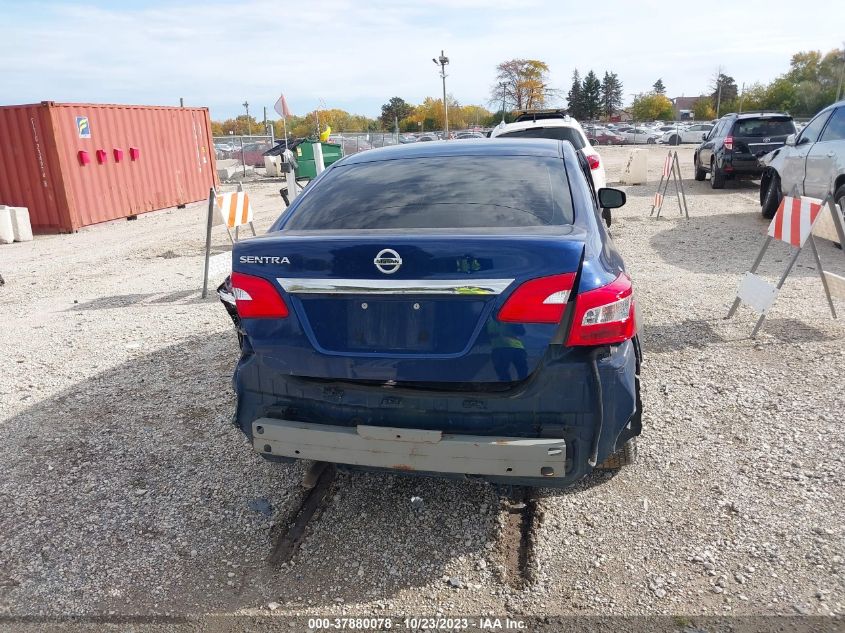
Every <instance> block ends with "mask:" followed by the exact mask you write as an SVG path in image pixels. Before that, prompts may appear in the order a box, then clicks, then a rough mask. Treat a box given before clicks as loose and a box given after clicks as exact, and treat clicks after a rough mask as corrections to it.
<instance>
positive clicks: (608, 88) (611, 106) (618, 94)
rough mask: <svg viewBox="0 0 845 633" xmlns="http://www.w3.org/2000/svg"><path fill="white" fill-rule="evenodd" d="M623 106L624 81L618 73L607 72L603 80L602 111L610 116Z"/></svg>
mask: <svg viewBox="0 0 845 633" xmlns="http://www.w3.org/2000/svg"><path fill="white" fill-rule="evenodd" d="M621 107H622V82H621V81H619V77H618V76H617V74H616V73H610V72H605V73H604V78H603V79H602V82H601V113H602V115H604V116H606V117H607V118H610V117H612V116H613V114H614V113H615V112H616V111H617V110H619V108H621Z"/></svg>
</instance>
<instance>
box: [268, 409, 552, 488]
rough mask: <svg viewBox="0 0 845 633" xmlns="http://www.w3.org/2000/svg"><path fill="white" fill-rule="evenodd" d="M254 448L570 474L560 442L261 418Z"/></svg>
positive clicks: (322, 457) (403, 466)
mask: <svg viewBox="0 0 845 633" xmlns="http://www.w3.org/2000/svg"><path fill="white" fill-rule="evenodd" d="M253 446H254V447H255V450H256V451H258V452H259V453H261V454H263V455H265V456H275V457H293V458H297V459H313V460H317V461H324V462H332V463H336V464H345V465H349V466H357V467H364V468H387V469H390V470H398V471H403V472H425V473H441V474H454V475H466V476H473V475H475V476H484V477H530V478H535V477H538V478H543V479H558V480H559V479H561V478H564V477H565V476H566V474H567V471H568V468H567V457H566V441H565V440H563V439H554V438H526V437H495V436H484V435H457V434H448V433H443V432H441V431H434V430H426V429H409V428H391V427H383V426H367V425H358V426H355V427H349V426H333V425H329V424H315V423H308V422H297V421H291V420H278V419H273V418H259V419H258V420H255V421H254V422H253Z"/></svg>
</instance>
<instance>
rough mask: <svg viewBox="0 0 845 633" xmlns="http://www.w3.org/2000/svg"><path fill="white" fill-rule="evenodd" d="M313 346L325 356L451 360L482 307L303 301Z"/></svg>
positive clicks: (433, 301)
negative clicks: (390, 355) (384, 355)
mask: <svg viewBox="0 0 845 633" xmlns="http://www.w3.org/2000/svg"><path fill="white" fill-rule="evenodd" d="M302 303H303V306H304V307H305V312H306V314H307V318H308V322H309V324H310V325H311V328H312V330H313V331H314V335H315V337H316V339H317V342H318V343H319V344H320V346H321V347H323V348H324V349H327V350H330V351H338V352H357V353H379V352H381V353H393V354H403V353H406V354H431V353H436V354H454V353H458V352H460V351H461V350H463V349H464V348H465V347H466V346H467V344H468V343H469V340H470V338H471V337H472V333H473V332H474V331H475V328H476V326H477V324H478V321H479V319H480V317H481V314H482V312H483V309H484V305H485V301H484V300H478V299H474V298H468V297H431V296H420V297H416V298H413V297H407V296H403V297H385V296H383V295H356V296H354V297H325V298H307V299H302Z"/></svg>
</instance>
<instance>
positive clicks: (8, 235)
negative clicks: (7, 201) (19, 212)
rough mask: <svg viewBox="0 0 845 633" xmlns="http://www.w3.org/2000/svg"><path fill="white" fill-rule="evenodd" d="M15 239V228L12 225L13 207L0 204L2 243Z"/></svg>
mask: <svg viewBox="0 0 845 633" xmlns="http://www.w3.org/2000/svg"><path fill="white" fill-rule="evenodd" d="M14 241H15V229H14V227H13V226H12V208H11V207H7V206H4V205H0V244H11V243H12V242H14Z"/></svg>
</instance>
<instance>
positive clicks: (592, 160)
mask: <svg viewBox="0 0 845 633" xmlns="http://www.w3.org/2000/svg"><path fill="white" fill-rule="evenodd" d="M587 163H589V165H590V169H598V168H599V165H601V161H600V160H599V157H598V156H596V155H595V154H587Z"/></svg>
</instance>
